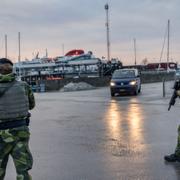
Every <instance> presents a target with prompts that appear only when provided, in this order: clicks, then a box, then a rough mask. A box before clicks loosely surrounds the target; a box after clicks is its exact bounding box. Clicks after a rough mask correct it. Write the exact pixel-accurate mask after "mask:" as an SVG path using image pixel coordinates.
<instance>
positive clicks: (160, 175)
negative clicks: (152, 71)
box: [5, 82, 180, 180]
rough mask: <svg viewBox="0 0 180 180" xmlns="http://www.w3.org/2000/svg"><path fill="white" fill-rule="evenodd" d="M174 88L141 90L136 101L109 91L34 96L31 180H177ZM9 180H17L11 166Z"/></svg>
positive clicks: (178, 111)
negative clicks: (168, 158) (171, 158)
mask: <svg viewBox="0 0 180 180" xmlns="http://www.w3.org/2000/svg"><path fill="white" fill-rule="evenodd" d="M171 87H172V82H170V83H168V84H167V85H166V90H167V95H166V98H163V97H162V84H161V83H154V84H143V86H142V92H141V94H140V95H138V96H123V97H121V96H119V97H114V98H111V97H110V93H109V88H100V89H95V90H88V91H79V92H54V93H43V94H36V95H35V96H36V101H37V106H36V109H35V110H33V111H32V119H31V126H30V129H31V141H30V146H31V151H32V153H33V156H34V166H33V170H32V171H31V174H32V176H33V180H121V179H122V180H129V179H132V180H134V179H147V180H156V179H157V180H164V179H167V180H174V179H175V180H176V179H180V163H172V164H171V163H166V162H164V160H163V156H164V155H165V154H169V153H172V152H173V151H174V148H175V145H176V140H177V126H178V124H179V123H180V103H179V100H177V104H176V106H175V107H172V108H171V111H170V112H168V111H167V108H168V102H169V98H170V95H171V91H172V89H171ZM5 179H7V180H13V179H14V180H15V170H14V166H13V164H12V160H11V159H10V162H9V164H8V169H7V175H6V178H5Z"/></svg>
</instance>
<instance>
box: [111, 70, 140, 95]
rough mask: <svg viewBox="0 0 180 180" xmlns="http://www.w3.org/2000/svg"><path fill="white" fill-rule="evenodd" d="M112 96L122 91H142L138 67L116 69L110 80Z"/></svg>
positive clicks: (135, 93) (136, 92)
mask: <svg viewBox="0 0 180 180" xmlns="http://www.w3.org/2000/svg"><path fill="white" fill-rule="evenodd" d="M110 91H111V96H114V95H115V94H117V93H118V94H121V93H131V94H132V93H133V94H134V95H137V94H138V93H140V91H141V79H140V74H139V72H138V70H137V69H118V70H115V71H114V73H113V75H112V78H111V82H110Z"/></svg>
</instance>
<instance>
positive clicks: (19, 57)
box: [18, 32, 21, 63]
mask: <svg viewBox="0 0 180 180" xmlns="http://www.w3.org/2000/svg"><path fill="white" fill-rule="evenodd" d="M18 47H19V55H18V62H19V63H20V61H21V34H20V32H19V33H18Z"/></svg>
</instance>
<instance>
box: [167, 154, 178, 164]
mask: <svg viewBox="0 0 180 180" xmlns="http://www.w3.org/2000/svg"><path fill="white" fill-rule="evenodd" d="M164 159H165V160H166V161H168V162H176V161H178V162H180V157H179V156H177V155H176V154H171V155H167V156H164Z"/></svg>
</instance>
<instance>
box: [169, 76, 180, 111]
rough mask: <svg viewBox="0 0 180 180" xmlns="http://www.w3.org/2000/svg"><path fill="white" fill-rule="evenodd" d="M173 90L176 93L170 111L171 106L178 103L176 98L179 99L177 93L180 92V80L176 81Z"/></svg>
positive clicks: (172, 98)
mask: <svg viewBox="0 0 180 180" xmlns="http://www.w3.org/2000/svg"><path fill="white" fill-rule="evenodd" d="M173 89H174V92H173V94H172V96H171V99H170V101H169V107H168V111H169V110H170V109H171V106H174V105H175V103H176V98H177V97H178V95H177V93H176V91H177V90H180V79H177V80H176V81H175V83H174V87H173Z"/></svg>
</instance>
